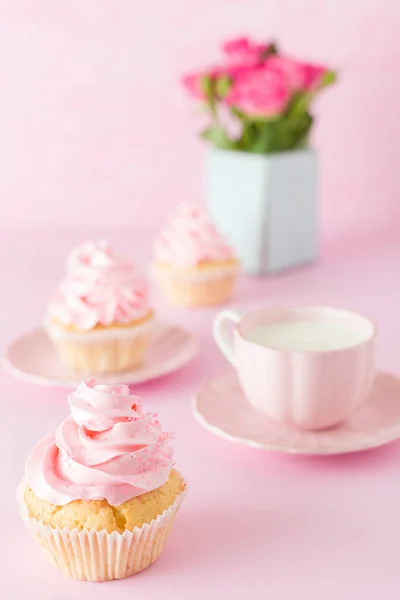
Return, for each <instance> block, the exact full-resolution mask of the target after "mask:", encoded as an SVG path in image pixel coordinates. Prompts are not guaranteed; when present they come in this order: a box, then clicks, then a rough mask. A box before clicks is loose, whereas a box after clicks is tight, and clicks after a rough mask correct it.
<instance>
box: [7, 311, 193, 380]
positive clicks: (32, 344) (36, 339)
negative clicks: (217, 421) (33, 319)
mask: <svg viewBox="0 0 400 600" xmlns="http://www.w3.org/2000/svg"><path fill="white" fill-rule="evenodd" d="M197 347H198V344H197V339H196V338H195V336H194V335H192V334H191V333H189V332H188V331H186V330H185V329H183V328H182V327H177V326H175V325H168V324H166V323H160V322H159V323H158V324H157V330H156V332H155V334H154V338H153V340H152V342H151V345H150V348H149V350H148V353H147V357H146V362H145V363H144V364H143V366H141V367H139V368H137V369H135V370H132V371H123V372H121V373H112V374H106V375H97V374H96V379H97V380H98V381H99V383H108V384H113V383H143V382H144V381H149V380H150V379H155V378H157V377H161V376H162V375H166V374H167V373H172V372H173V371H176V370H178V369H180V368H182V367H184V366H185V365H187V364H188V363H189V362H190V361H191V360H193V358H194V357H195V355H196V353H197ZM3 362H4V364H5V366H6V368H7V369H8V370H9V371H10V372H11V373H12V374H13V375H16V376H17V377H20V378H21V379H25V380H26V381H31V382H33V383H38V384H41V385H59V386H62V387H74V386H76V385H78V384H79V383H80V382H81V381H82V379H84V378H85V377H86V375H85V374H83V373H80V372H79V371H75V370H73V369H71V368H70V367H68V366H67V365H64V364H63V363H62V362H61V361H60V359H59V357H58V354H57V352H56V350H55V348H54V346H53V344H52V343H51V341H50V340H49V338H48V337H47V335H46V333H45V331H44V330H43V329H42V328H40V329H35V330H34V331H31V332H30V333H27V334H25V335H23V336H22V337H20V338H18V339H16V340H14V341H13V342H12V343H11V344H10V345H9V346H8V348H7V349H6V352H5V356H4V360H3ZM90 375H93V373H91V374H90Z"/></svg>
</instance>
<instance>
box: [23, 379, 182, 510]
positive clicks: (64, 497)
mask: <svg viewBox="0 0 400 600" xmlns="http://www.w3.org/2000/svg"><path fill="white" fill-rule="evenodd" d="M68 402H69V405H70V409H71V415H70V416H68V417H67V418H66V419H65V420H64V421H63V422H62V423H61V425H60V426H59V427H58V428H57V429H56V431H55V432H53V433H51V434H49V435H47V436H45V437H44V438H43V439H42V440H41V441H40V442H39V443H38V444H37V445H36V446H35V447H34V448H33V450H32V451H31V453H30V454H29V456H28V459H27V462H26V469H25V476H26V480H27V483H28V485H29V486H30V487H31V488H32V490H33V492H34V493H35V494H36V495H37V496H38V497H39V498H42V499H44V500H47V501H48V502H51V503H52V504H55V505H64V504H67V503H68V502H71V501H73V500H100V499H103V498H105V499H106V500H107V501H108V502H109V503H110V504H111V505H114V506H117V505H119V504H122V503H123V502H125V501H126V500H129V499H130V498H134V497H136V496H139V495H141V494H143V493H145V492H148V491H151V490H154V489H156V488H158V487H160V486H161V485H163V484H164V483H165V482H166V481H167V479H168V477H169V473H170V470H171V467H172V465H173V458H172V448H171V439H172V436H171V434H169V433H164V432H163V431H162V429H161V426H160V423H159V421H158V420H157V418H156V416H155V415H154V414H152V413H144V412H143V411H142V409H141V405H140V400H139V398H138V397H136V396H131V395H129V387H128V386H127V385H114V386H106V385H96V381H95V380H94V379H89V380H88V381H87V382H86V383H82V384H81V385H80V386H79V387H78V388H77V389H76V391H75V392H72V393H71V394H70V395H69V396H68Z"/></svg>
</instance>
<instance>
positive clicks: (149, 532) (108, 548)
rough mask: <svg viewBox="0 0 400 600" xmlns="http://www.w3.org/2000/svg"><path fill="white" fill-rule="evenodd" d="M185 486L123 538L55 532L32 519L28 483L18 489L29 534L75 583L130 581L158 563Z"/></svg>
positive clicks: (109, 534)
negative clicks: (159, 511)
mask: <svg viewBox="0 0 400 600" xmlns="http://www.w3.org/2000/svg"><path fill="white" fill-rule="evenodd" d="M182 479H183V478H182ZM183 481H184V480H183ZM184 483H185V489H184V490H183V492H181V493H180V494H179V495H178V496H177V497H176V498H175V500H174V502H173V503H172V504H171V505H170V506H169V507H168V508H167V509H166V510H165V511H164V512H163V513H162V514H161V515H159V516H158V517H157V518H156V519H154V520H153V521H151V523H149V524H147V523H145V524H144V525H142V527H140V528H139V527H135V528H134V530H133V531H124V533H122V534H121V533H118V532H117V531H113V532H112V533H107V531H105V530H102V531H95V530H92V531H87V530H85V529H84V530H82V531H78V530H77V529H68V528H67V527H64V528H63V529H60V528H53V527H51V526H50V525H43V523H41V522H40V521H38V520H36V519H31V518H29V516H28V512H27V509H26V506H25V501H24V490H25V487H26V483H25V481H22V482H21V483H20V485H19V486H18V489H17V501H18V505H19V508H20V512H21V516H22V519H23V520H24V522H25V524H26V525H27V527H28V529H29V531H30V532H31V534H32V536H33V537H34V538H35V540H36V541H37V542H38V543H39V545H40V547H41V549H42V552H43V554H44V556H45V557H46V558H47V559H48V560H49V561H50V562H51V563H52V564H53V565H54V566H55V567H57V569H59V570H60V571H61V572H62V573H64V574H65V575H68V576H69V577H71V578H73V579H80V580H83V581H109V580H112V579H122V578H124V577H130V576H131V575H134V574H135V573H139V571H143V569H146V568H147V567H149V566H150V565H151V564H152V563H153V562H155V561H156V560H157V558H158V557H159V556H160V554H161V552H162V550H163V548H164V544H165V541H166V539H167V537H168V534H169V531H170V528H171V525H172V522H173V520H174V517H175V515H176V513H177V510H178V508H179V506H180V505H181V503H182V501H183V499H184V497H185V495H186V493H187V485H186V482H185V481H184Z"/></svg>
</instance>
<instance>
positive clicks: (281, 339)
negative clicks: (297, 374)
mask: <svg viewBox="0 0 400 600" xmlns="http://www.w3.org/2000/svg"><path fill="white" fill-rule="evenodd" d="M367 337H368V335H367V334H366V333H365V332H364V334H361V333H360V331H359V330H357V329H356V327H354V326H353V327H352V326H351V325H349V324H348V323H347V324H346V323H344V322H341V321H340V320H339V319H332V320H329V319H326V320H325V319H324V320H322V319H321V320H315V321H312V320H300V319H299V320H295V321H282V322H277V323H269V324H267V325H263V326H261V327H258V328H257V329H254V330H253V331H251V332H250V333H249V334H247V335H246V338H247V339H249V340H251V341H252V342H256V343H257V344H261V345H262V346H266V347H268V348H275V349H278V350H298V351H302V350H306V351H307V350H308V351H312V350H314V351H316V350H338V349H339V348H348V347H350V346H354V345H356V344H358V343H360V342H361V341H362V340H364V339H366V338H367Z"/></svg>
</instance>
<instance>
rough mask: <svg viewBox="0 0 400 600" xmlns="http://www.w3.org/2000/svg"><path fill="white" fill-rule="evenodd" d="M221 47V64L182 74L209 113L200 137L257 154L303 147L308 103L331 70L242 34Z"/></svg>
mask: <svg viewBox="0 0 400 600" xmlns="http://www.w3.org/2000/svg"><path fill="white" fill-rule="evenodd" d="M222 52H223V56H224V61H223V64H221V65H219V66H215V67H212V68H210V69H207V70H204V71H199V72H192V73H189V74H187V75H185V76H184V77H183V78H182V83H183V85H184V86H185V88H186V89H187V90H188V91H189V93H190V94H191V95H192V96H193V97H194V98H195V99H196V100H198V101H200V102H201V103H202V105H203V107H204V109H205V110H206V111H207V113H208V114H209V116H210V124H209V126H208V127H207V128H206V129H204V130H203V131H202V133H201V136H202V137H203V138H204V139H206V140H208V141H209V142H211V144H213V145H214V146H215V147H217V148H220V149H225V150H240V151H244V152H254V153H261V154H265V153H270V152H281V151H286V150H296V149H300V148H304V147H306V146H307V143H308V137H309V133H310V130H311V126H312V123H313V117H312V115H311V113H310V108H311V104H312V102H313V100H314V98H315V96H316V95H317V94H318V93H319V92H320V91H321V90H322V89H323V88H325V87H327V86H328V85H330V84H332V83H333V82H334V81H335V80H336V74H335V72H334V71H332V70H330V69H328V68H326V67H324V66H322V65H315V64H310V63H306V62H301V61H299V60H296V59H293V58H290V57H288V56H286V55H284V54H281V53H280V52H279V51H278V48H277V46H276V45H275V44H273V43H258V42H255V41H253V40H251V39H249V38H247V37H242V38H238V39H234V40H230V41H227V42H225V43H224V44H223V45H222Z"/></svg>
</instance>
